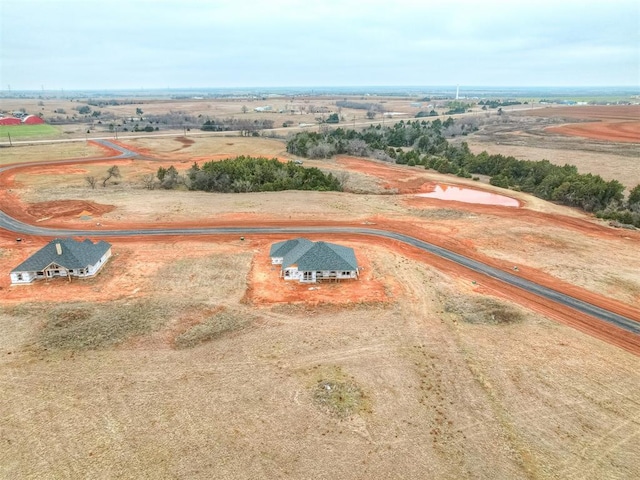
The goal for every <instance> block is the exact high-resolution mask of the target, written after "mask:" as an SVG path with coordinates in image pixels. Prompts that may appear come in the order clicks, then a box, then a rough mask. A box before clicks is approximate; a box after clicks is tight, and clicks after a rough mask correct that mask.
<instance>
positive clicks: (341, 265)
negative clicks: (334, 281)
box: [282, 239, 358, 272]
mask: <svg viewBox="0 0 640 480" xmlns="http://www.w3.org/2000/svg"><path fill="white" fill-rule="evenodd" d="M301 240H305V239H301ZM306 241H307V242H309V241H308V240H306ZM294 264H297V265H298V270H300V271H306V272H309V271H313V270H347V271H350V270H357V269H358V262H357V261H356V255H355V253H354V251H353V248H349V247H343V246H342V245H336V244H334V243H327V242H316V243H313V242H309V243H308V244H305V243H302V244H298V245H297V246H296V247H295V248H293V249H291V250H290V251H289V252H288V253H287V254H286V255H285V256H284V258H283V261H282V268H287V267H289V266H291V265H294Z"/></svg>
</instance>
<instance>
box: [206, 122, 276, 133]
mask: <svg viewBox="0 0 640 480" xmlns="http://www.w3.org/2000/svg"><path fill="white" fill-rule="evenodd" d="M271 128H273V120H267V119H260V120H258V119H256V120H251V119H244V118H226V119H215V118H214V119H213V120H207V121H205V122H204V124H203V125H202V126H201V127H200V130H203V131H205V132H228V131H232V130H239V131H240V134H241V135H242V136H247V137H250V136H254V137H256V136H258V135H259V134H260V130H269V129H271Z"/></svg>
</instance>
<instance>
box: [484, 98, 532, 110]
mask: <svg viewBox="0 0 640 480" xmlns="http://www.w3.org/2000/svg"><path fill="white" fill-rule="evenodd" d="M478 105H482V106H483V107H488V108H498V107H509V106H511V105H522V102H518V101H516V100H480V101H479V102H478ZM485 110H486V109H485Z"/></svg>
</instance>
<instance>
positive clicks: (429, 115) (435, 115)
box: [416, 109, 438, 118]
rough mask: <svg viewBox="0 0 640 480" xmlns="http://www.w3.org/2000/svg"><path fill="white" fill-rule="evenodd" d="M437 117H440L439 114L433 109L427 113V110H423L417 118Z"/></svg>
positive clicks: (417, 114)
mask: <svg viewBox="0 0 640 480" xmlns="http://www.w3.org/2000/svg"><path fill="white" fill-rule="evenodd" d="M437 116H438V112H436V111H435V110H433V109H431V111H429V112H427V111H426V110H421V111H419V112H418V113H416V118H423V117H437Z"/></svg>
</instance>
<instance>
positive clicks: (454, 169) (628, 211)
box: [287, 117, 640, 227]
mask: <svg viewBox="0 0 640 480" xmlns="http://www.w3.org/2000/svg"><path fill="white" fill-rule="evenodd" d="M464 126H465V124H462V127H464ZM457 128H458V126H455V125H454V120H453V119H452V118H451V117H449V118H448V119H447V120H446V121H445V122H442V121H440V119H436V120H434V121H433V122H431V123H427V122H425V121H424V120H423V121H418V120H416V121H413V122H412V121H408V122H404V121H401V122H399V123H396V124H395V125H393V126H392V127H381V126H380V125H376V126H371V127H368V128H366V129H364V130H362V131H359V132H358V131H355V130H350V129H348V130H344V129H342V128H337V129H335V130H332V131H328V132H323V133H316V132H300V133H298V134H296V135H294V136H292V137H290V139H289V141H288V142H287V151H288V152H290V153H292V154H294V155H299V156H302V157H310V158H328V157H330V156H332V155H333V154H340V153H347V154H349V155H357V156H372V157H374V158H378V159H381V160H386V161H394V162H395V163H399V164H406V165H410V166H415V165H422V166H424V167H425V168H428V169H434V170H437V171H438V172H440V173H445V174H454V175H458V176H460V177H466V178H471V177H472V175H473V174H482V175H488V176H490V177H491V180H490V183H491V184H492V185H495V186H498V187H503V188H511V189H513V190H519V191H523V192H527V193H531V194H533V195H535V196H537V197H540V198H543V199H545V200H551V201H554V202H557V203H561V204H564V205H569V206H572V207H579V208H582V209H583V210H585V211H587V212H595V213H596V214H597V215H598V216H600V217H602V218H610V219H614V220H617V221H619V222H621V223H628V224H633V225H635V226H638V227H640V185H639V186H637V187H635V188H634V189H633V190H631V193H630V195H629V198H628V200H627V201H626V202H625V201H624V195H623V192H624V186H623V185H622V184H621V183H620V182H618V181H617V180H611V181H608V182H607V181H605V180H604V179H602V177H600V176H599V175H592V174H590V173H589V174H580V173H578V169H577V168H576V167H575V166H573V165H564V166H558V165H554V164H552V163H551V162H549V161H548V160H542V161H525V160H518V159H516V158H515V157H512V156H504V155H499V154H498V155H489V154H488V153H486V152H482V153H480V154H477V155H476V154H473V153H472V152H471V151H470V150H469V147H468V145H467V144H466V143H465V142H462V143H461V144H459V145H454V144H452V143H450V142H448V141H447V139H446V135H445V131H446V130H449V131H455V130H456V129H457ZM460 128H461V127H460ZM472 128H473V127H470V128H467V130H471V129H472ZM462 134H463V135H464V134H465V132H464V131H463V132H462Z"/></svg>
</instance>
